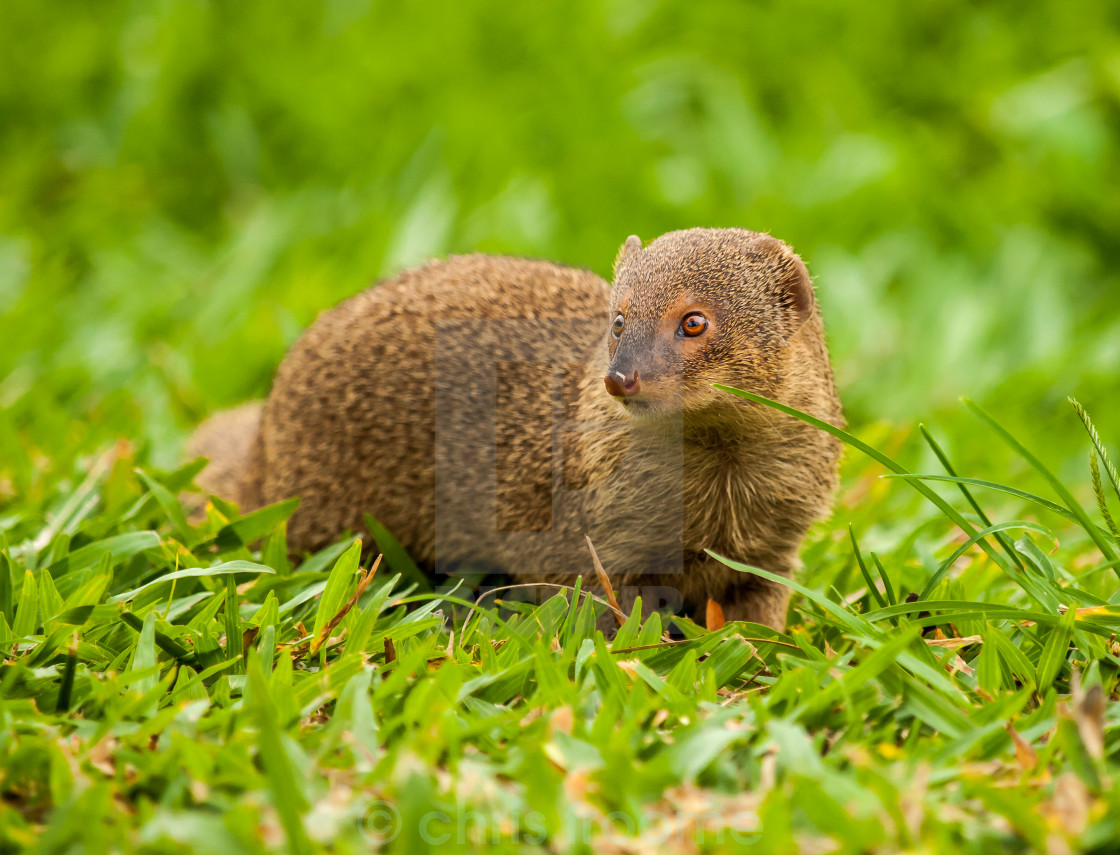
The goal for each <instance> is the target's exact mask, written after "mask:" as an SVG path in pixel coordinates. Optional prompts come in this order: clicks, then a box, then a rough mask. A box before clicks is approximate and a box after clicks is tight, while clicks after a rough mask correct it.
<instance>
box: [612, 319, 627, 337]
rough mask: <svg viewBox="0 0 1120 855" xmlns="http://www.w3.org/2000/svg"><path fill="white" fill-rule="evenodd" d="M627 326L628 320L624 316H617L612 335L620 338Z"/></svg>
mask: <svg viewBox="0 0 1120 855" xmlns="http://www.w3.org/2000/svg"><path fill="white" fill-rule="evenodd" d="M624 326H626V319H625V318H624V317H622V315H615V317H614V323H612V324H611V335H613V336H614V337H615V338H618V337H619V336H620V335H622V328H623V327H624Z"/></svg>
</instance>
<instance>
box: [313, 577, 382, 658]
mask: <svg viewBox="0 0 1120 855" xmlns="http://www.w3.org/2000/svg"><path fill="white" fill-rule="evenodd" d="M380 564H381V556H380V555H378V556H377V558H375V559H374V561H373V564H372V565H370V568H369V570H367V571H366V573H365V575H364V576H363V577H362V580H361V581H360V582H358V587H357V589H356V590H355V591H354V595H353V596H352V597H351V598H350V599H349V600H347V601H346V604H345V605H344V606H343V607H342V608H341V609H339V610H338V614H336V615H335V616H334V617H332V618H331V619H330V620H329V621H327V624H326V626H324V627H323V628H322V629H321V630H320V631H319V637H318V638H316V639H315V640H314V641H313V642H312V644H311V648H310V649H311V653H312V655H314V654H315V653H317V652H318V650H319V648H320V647H322V646H323V642H325V641H326V640H327V639H329V638H330V637H331V631H332V630H333V629H334V628H335V627H336V626H338V625H339V624H340V623H342V619H343V618H344V617H346V615H347V614H349V613H350V609H352V608H354V606H355V605H357V602H358V599H359V598H360V597H361V596H362V594H364V593H365V592H366V588H368V587H369V583H370V582H371V581H372V580H373V574H374V573H376V572H377V568H378V566H379V565H380Z"/></svg>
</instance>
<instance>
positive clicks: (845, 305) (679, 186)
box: [0, 0, 1120, 499]
mask: <svg viewBox="0 0 1120 855" xmlns="http://www.w3.org/2000/svg"><path fill="white" fill-rule="evenodd" d="M1118 187H1120V5H1117V4H1114V3H1102V2H1099V0H1093V1H1092V2H1083V1H1082V0H1072V2H1069V0H1067V2H1057V0H1045V2H1036V3H1031V4H1022V3H1012V2H1002V3H987V4H965V3H945V2H917V3H908V4H902V3H898V4H893V3H888V2H879V0H876V2H868V3H862V4H833V3H828V2H823V0H819V2H808V1H807V0H793V2H785V3H773V2H762V3H729V2H728V3H703V2H690V3H685V2H645V0H613V2H610V1H609V0H604V2H567V3H562V4H539V3H534V4H511V3H496V2H472V3H458V2H456V3H442V2H435V3H424V4H402V3H388V2H363V0H333V2H306V3H298V4H297V3H293V4H276V3H272V2H263V1H262V0H252V2H236V3H235V2H221V3H209V2H201V0H149V2H124V0H121V2H110V0H107V1H106V2H101V3H97V4H88V3H78V2H54V3H45V2H30V3H23V2H12V3H5V4H2V5H0V408H2V410H3V416H2V417H0V499H2V496H3V494H4V493H7V494H9V495H11V494H13V493H15V494H21V493H22V494H26V493H32V494H34V493H35V492H36V491H37V490H40V489H41V488H42V487H43V485H44V484H45V483H48V482H50V481H52V480H57V477H58V473H59V472H60V471H61V472H63V473H65V472H68V471H69V470H70V468H71V467H72V466H73V463H74V460H75V458H76V457H77V456H78V455H81V454H83V453H86V452H91V451H94V450H96V449H97V448H99V447H101V446H103V445H104V444H105V443H107V442H111V441H114V440H116V439H118V438H122V437H124V438H128V439H129V440H131V441H133V442H135V443H137V444H138V445H139V446H140V452H141V456H147V457H148V458H149V459H151V460H152V461H153V462H154V463H156V464H158V465H168V464H171V463H173V462H174V461H175V460H176V458H177V455H178V453H179V446H180V443H181V441H182V439H183V437H184V436H185V434H186V431H188V430H189V428H190V427H191V426H192V425H193V424H195V423H196V422H197V421H199V420H200V419H201V418H203V417H204V416H205V415H206V414H208V413H209V412H210V411H212V410H214V409H217V408H220V407H223V406H228V405H230V404H233V403H235V402H238V401H241V400H244V399H246V398H250V397H254V396H261V395H263V394H265V392H266V391H267V389H268V385H269V380H270V377H271V374H272V372H273V370H274V369H275V366H276V365H277V363H278V362H279V360H280V359H281V357H282V355H283V353H284V351H285V348H286V347H287V346H288V345H290V344H291V342H292V341H293V340H294V339H295V338H296V336H298V335H299V333H300V331H301V329H302V328H303V327H305V326H306V325H307V324H308V323H309V322H310V321H311V320H312V319H313V318H314V317H315V315H316V313H317V312H318V311H320V310H321V309H323V308H326V307H328V306H330V305H332V304H334V303H336V302H337V301H338V300H340V299H341V298H343V297H345V296H347V295H349V294H352V293H354V292H355V291H358V290H360V289H362V288H363V287H365V286H366V285H367V284H369V283H370V282H371V281H373V280H374V279H376V278H378V277H381V276H385V275H388V274H391V273H392V272H394V271H396V270H398V269H400V268H401V267H404V266H407V265H411V264H414V263H417V262H420V261H423V260H425V259H426V258H428V257H431V256H440V255H444V254H446V253H449V252H466V251H472V250H484V251H490V252H503V253H517V254H524V255H529V256H541V257H547V258H551V259H555V260H558V261H562V262H566V263H569V264H574V265H579V266H584V267H589V268H591V269H593V270H595V271H597V272H599V273H602V274H604V275H609V271H610V265H611V263H612V261H613V259H614V255H615V253H616V251H617V248H618V246H619V244H620V243H621V242H622V241H623V240H624V239H625V237H626V236H627V235H628V234H631V233H637V234H639V235H640V236H641V237H642V238H643V239H646V240H649V239H651V238H653V237H655V236H656V235H658V234H660V233H662V232H665V231H668V230H671V229H676V228H682V227H689V226H697V225H705V226H731V225H735V226H745V227H748V228H752V229H758V230H765V231H769V232H771V233H773V234H775V235H777V236H779V237H781V238H783V239H785V240H786V241H788V242H790V243H791V244H792V245H793V246H794V247H795V248H796V249H797V250H798V251H799V252H800V253H801V254H802V255H803V256H804V257H805V258H806V260H807V261H808V263H809V266H810V269H811V271H812V272H813V274H814V276H815V277H816V280H817V284H818V291H819V294H820V299H821V301H822V303H823V305H824V309H825V314H826V320H827V323H828V328H829V333H830V343H831V348H832V353H833V360H834V363H835V365H836V368H837V373H838V378H839V381H840V384H841V391H842V395H843V397H844V399H845V401H846V404H847V408H848V412H849V418H850V420H851V421H852V423H853V425H854V426H855V427H856V428H857V430H858V429H859V428H860V427H861V426H867V425H868V424H869V423H871V422H876V421H881V420H886V421H889V422H892V423H896V424H907V423H910V422H913V421H916V420H919V419H923V420H934V421H936V422H938V423H939V424H940V425H944V426H948V429H949V431H950V433H951V434H952V436H951V439H950V443H949V444H950V445H951V446H956V451H957V452H958V453H964V454H966V455H969V454H974V455H981V454H983V447H982V446H984V445H986V444H987V440H979V439H977V440H976V441H975V443H974V444H973V445H970V442H971V440H970V437H971V436H972V435H973V427H972V425H973V422H971V421H969V420H968V418H967V417H963V416H961V415H960V407H959V405H958V404H957V402H956V401H957V397H958V396H960V395H970V396H973V397H975V398H977V399H979V400H981V401H983V402H985V404H986V405H987V406H988V407H989V408H990V409H991V410H992V411H993V412H994V413H995V414H996V415H997V416H999V417H1001V418H1002V419H1003V420H1004V421H1006V422H1007V423H1008V424H1009V426H1011V427H1013V428H1016V429H1021V430H1023V431H1024V432H1027V433H1028V434H1030V435H1032V436H1034V437H1036V438H1037V437H1042V438H1044V439H1045V440H1046V442H1047V443H1048V444H1049V446H1050V449H1049V452H1050V453H1051V455H1058V456H1061V455H1066V456H1069V455H1072V452H1073V451H1074V450H1077V451H1078V453H1079V455H1080V454H1081V452H1082V451H1083V449H1084V435H1083V434H1081V433H1080V432H1079V431H1080V427H1079V425H1077V423H1076V420H1075V419H1073V418H1072V414H1071V413H1070V412H1069V410H1068V408H1067V407H1066V405H1065V401H1064V399H1065V396H1066V395H1067V394H1074V395H1077V396H1078V397H1080V398H1081V399H1082V400H1083V402H1084V403H1085V404H1086V406H1088V407H1089V409H1090V411H1091V412H1093V413H1094V416H1095V418H1096V420H1097V422H1098V425H1099V426H1100V427H1101V429H1102V432H1104V433H1105V434H1106V435H1108V436H1116V435H1118V434H1120V399H1118V396H1117V394H1116V392H1117V384H1116V365H1117V362H1118V360H1120V276H1118V275H1117V273H1116V269H1117V264H1118V262H1120V234H1118V231H1120V228H1118V224H1120V193H1118V192H1117V188H1118ZM374 334H375V333H374ZM962 447H963V451H962ZM1078 465H1079V466H1083V465H1084V459H1083V457H1082V458H1080V463H1079V464H1078Z"/></svg>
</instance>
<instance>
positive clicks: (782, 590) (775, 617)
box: [717, 579, 789, 632]
mask: <svg viewBox="0 0 1120 855" xmlns="http://www.w3.org/2000/svg"><path fill="white" fill-rule="evenodd" d="M717 602H719V604H720V606H721V607H722V608H723V617H724V619H725V620H729V621H732V620H745V621H749V622H751V623H760V624H762V625H763V626H768V627H770V628H771V629H775V630H777V631H778V632H784V631H785V628H786V611H787V610H788V609H789V588H787V587H786V586H785V585H779V584H778V583H776V582H770V581H768V580H766V579H755V580H752V581H751V582H750V583H749V584H743V583H740V584H739V585H737V586H735V587H734V588H732V589H731V591H730V597H729V598H728V599H727V600H726V601H723V602H720V601H719V600H717Z"/></svg>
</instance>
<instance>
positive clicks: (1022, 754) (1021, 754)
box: [1005, 722, 1038, 772]
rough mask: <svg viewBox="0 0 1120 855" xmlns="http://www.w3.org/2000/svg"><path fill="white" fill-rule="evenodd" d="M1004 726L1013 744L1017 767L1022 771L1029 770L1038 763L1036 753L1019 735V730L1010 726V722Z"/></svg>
mask: <svg viewBox="0 0 1120 855" xmlns="http://www.w3.org/2000/svg"><path fill="white" fill-rule="evenodd" d="M1005 727H1006V728H1007V735H1008V736H1010V737H1011V742H1012V744H1013V745H1014V746H1015V759H1016V760H1017V761H1018V762H1019V768H1021V769H1022V770H1023V771H1024V772H1028V771H1030V770H1031V769H1033V768H1034V767H1035V766H1037V765H1038V753H1037V752H1036V751H1035V750H1034V748H1033V747H1032V746H1031V744H1030V743H1029V742H1027V740H1025V739H1023V737H1022V736H1020V734H1019V731H1017V730H1016V729H1015V728H1014V727H1012V726H1011V722H1008V723H1007V724H1006V725H1005Z"/></svg>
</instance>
